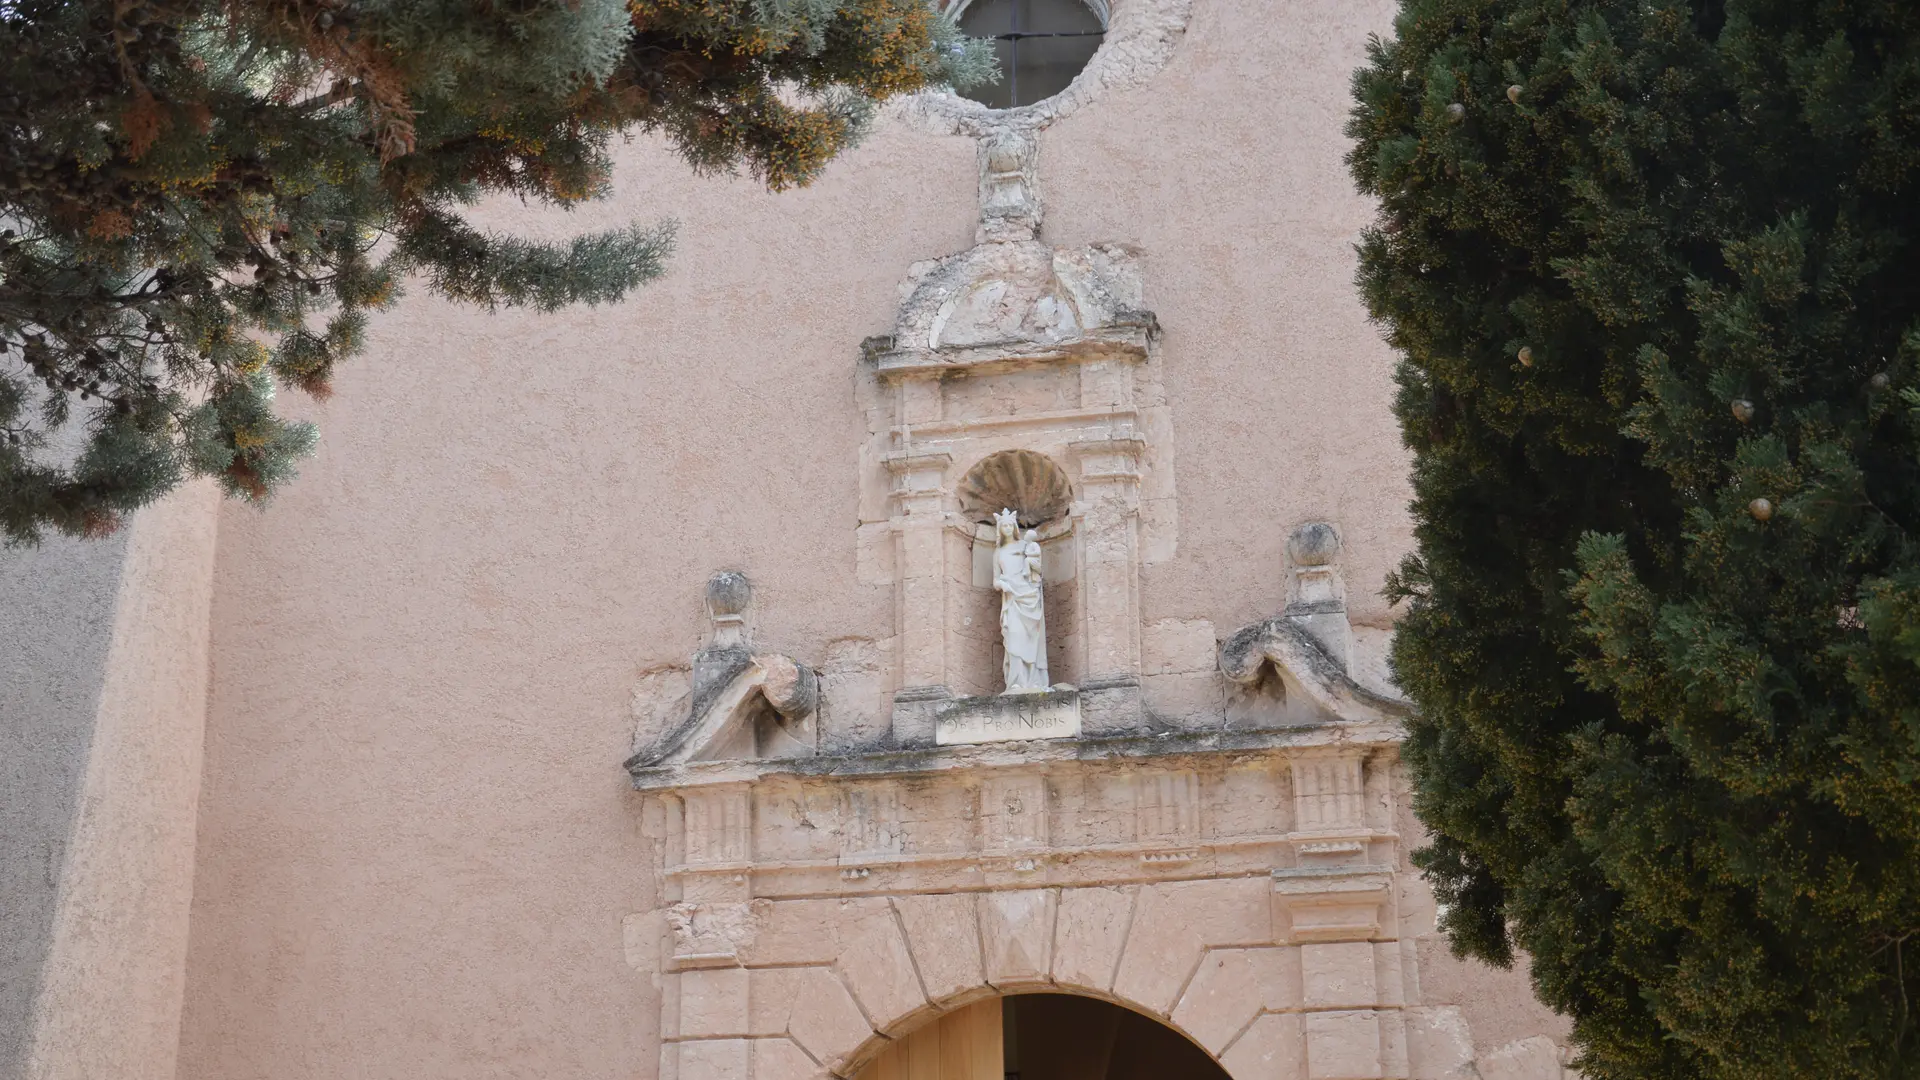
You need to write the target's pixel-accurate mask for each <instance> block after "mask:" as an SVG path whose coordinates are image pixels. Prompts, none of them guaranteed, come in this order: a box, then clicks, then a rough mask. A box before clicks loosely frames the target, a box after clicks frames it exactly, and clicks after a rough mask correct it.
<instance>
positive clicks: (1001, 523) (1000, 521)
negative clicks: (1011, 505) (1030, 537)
mask: <svg viewBox="0 0 1920 1080" xmlns="http://www.w3.org/2000/svg"><path fill="white" fill-rule="evenodd" d="M1009 525H1011V526H1013V528H1014V531H1016V532H1018V531H1019V529H1020V515H1019V514H1018V513H1016V512H1014V511H1012V510H1002V511H1000V512H999V513H997V514H995V515H993V528H994V531H996V532H998V531H999V530H1001V529H1003V528H1006V527H1007V526H1009Z"/></svg>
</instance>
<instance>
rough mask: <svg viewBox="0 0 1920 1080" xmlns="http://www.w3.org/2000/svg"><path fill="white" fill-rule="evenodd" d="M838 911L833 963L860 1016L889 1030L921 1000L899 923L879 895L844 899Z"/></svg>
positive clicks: (922, 1001)
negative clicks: (845, 902) (835, 955)
mask: <svg viewBox="0 0 1920 1080" xmlns="http://www.w3.org/2000/svg"><path fill="white" fill-rule="evenodd" d="M840 914H841V920H840V925H839V928H838V929H839V933H838V935H837V936H838V939H839V952H840V955H839V957H838V959H837V960H836V961H835V966H837V967H838V968H839V969H840V974H841V975H843V976H845V977H846V980H847V986H848V987H850V988H851V989H852V990H853V995H854V997H855V998H856V999H857V1000H858V1001H859V1002H860V1005H861V1007H862V1009H863V1011H864V1012H865V1013H866V1015H867V1016H868V1017H869V1018H870V1019H871V1020H872V1021H873V1023H874V1024H875V1025H876V1026H878V1027H879V1028H880V1029H881V1030H882V1031H889V1030H890V1029H891V1028H893V1026H894V1025H895V1024H897V1023H898V1022H900V1021H901V1020H903V1019H905V1018H906V1017H908V1016H910V1015H911V1014H913V1013H914V1012H916V1011H917V1010H919V1009H920V1008H922V1007H923V1006H925V1005H926V1003H927V998H926V995H925V994H923V993H921V990H920V977H919V976H918V975H917V974H915V973H914V970H913V957H912V956H911V955H910V954H909V953H908V952H907V942H906V940H905V938H903V937H902V936H901V933H900V922H899V920H898V919H896V918H895V917H894V914H893V907H892V905H890V904H889V903H888V902H887V901H886V899H884V898H882V897H872V898H865V899H861V900H852V901H848V902H847V904H846V906H845V907H844V908H843V909H842V911H841V913H840Z"/></svg>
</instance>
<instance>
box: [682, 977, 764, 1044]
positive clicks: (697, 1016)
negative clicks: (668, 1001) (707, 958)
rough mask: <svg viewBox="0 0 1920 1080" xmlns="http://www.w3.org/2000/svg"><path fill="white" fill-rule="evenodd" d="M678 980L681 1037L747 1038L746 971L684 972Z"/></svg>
mask: <svg viewBox="0 0 1920 1080" xmlns="http://www.w3.org/2000/svg"><path fill="white" fill-rule="evenodd" d="M679 980H680V1031H679V1034H680V1037H681V1038H686V1039H700V1038H712V1037H714V1036H720V1035H735V1036H739V1035H745V1034H747V969H746V968H737V967H736V968H710V969H706V970H700V971H685V972H681V973H680V975H679Z"/></svg>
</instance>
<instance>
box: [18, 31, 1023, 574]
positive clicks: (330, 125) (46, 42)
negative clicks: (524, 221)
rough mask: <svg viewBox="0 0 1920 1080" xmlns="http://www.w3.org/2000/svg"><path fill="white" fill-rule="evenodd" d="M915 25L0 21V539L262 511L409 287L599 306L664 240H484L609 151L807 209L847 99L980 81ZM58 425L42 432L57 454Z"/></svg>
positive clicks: (598, 186) (836, 139) (835, 146)
mask: <svg viewBox="0 0 1920 1080" xmlns="http://www.w3.org/2000/svg"><path fill="white" fill-rule="evenodd" d="M991 69H992V60H991V54H990V52H989V51H988V50H987V49H986V47H985V45H984V43H978V42H969V41H967V40H966V39H964V38H963V37H961V36H960V34H959V33H958V31H957V30H956V29H955V27H954V26H953V24H952V23H951V22H950V21H949V20H947V19H945V18H943V17H941V16H939V15H938V14H936V12H935V11H934V9H933V8H932V7H931V6H930V5H928V4H927V3H926V2H925V0H625V2H623V0H514V2H500V0H13V2H9V3H6V4H3V5H0V133H3V137H0V533H3V534H4V535H5V537H6V538H7V540H8V541H9V542H15V543H18V542H32V541H34V540H36V539H37V538H38V537H39V536H40V535H41V534H42V533H43V531H44V530H46V529H48V528H52V529H57V530H61V531H64V532H68V533H74V534H80V535H98V534H101V533H104V532H108V531H111V530H112V529H113V528H114V527H115V526H116V525H117V523H118V522H119V521H120V519H121V518H122V516H123V515H124V514H125V513H126V512H127V511H129V510H131V509H133V508H135V507H138V506H140V505H143V504H145V503H147V502H149V501H151V500H152V499H154V498H157V497H158V496H159V495H161V494H163V493H164V492H166V491H167V490H169V489H170V488H172V487H173V486H174V485H176V484H178V483H179V482H180V481H181V480H182V479H183V478H185V477H188V476H193V475H208V476H216V477H219V478H220V479H221V481H222V482H223V483H224V484H225V486H226V488H227V490H228V491H229V492H230V493H232V494H235V495H238V496H242V497H245V498H249V499H254V500H262V499H265V498H267V497H268V495H270V494H271V492H272V491H273V490H274V488H275V487H276V486H278V485H279V484H281V483H283V482H284V481H285V480H286V478H287V477H288V476H289V475H290V474H291V472H292V469H293V465H294V462H295V461H296V459H297V458H298V457H299V456H300V454H301V453H302V452H304V451H305V449H306V448H307V447H308V446H309V445H310V444H311V442H312V440H313V438H314V433H313V432H312V431H311V430H310V429H309V428H308V427H306V426H305V425H301V424H295V423H289V422H287V421H285V420H283V419H282V418H281V417H280V416H279V415H277V414H276V412H275V409H274V405H273V392H274V389H275V387H276V386H280V387H291V388H296V389H299V390H303V391H306V392H307V393H310V394H316V395H322V394H325V393H326V392H327V388H328V384H329V380H330V378H331V376H332V373H333V370H334V367H335V365H337V364H338V363H339V362H341V361H342V360H344V359H346V358H347V357H349V356H351V355H353V354H354V353H355V352H356V351H358V350H359V348H360V345H361V340H362V337H363V336H364V334H365V332H366V326H367V313H368V312H369V311H372V310H376V309H379V308H382V307H385V306H387V305H389V304H391V303H392V302H393V301H394V299H395V298H396V297H397V296H398V295H399V290H400V284H401V282H402V280H403V279H404V278H406V276H408V275H410V274H412V275H419V276H421V277H423V278H424V279H425V280H426V282H427V284H428V285H429V287H430V288H432V289H433V290H434V291H435V292H437V293H440V294H442V295H445V296H448V297H452V298H454V299H457V300H464V301H469V302H472V303H475V304H479V305H483V306H489V307H491V306H496V305H519V306H530V307H534V308H538V309H541V310H553V309H555V308H559V307H562V306H564V305H568V304H576V303H588V304H593V303H604V302H609V301H613V300H616V299H618V298H620V297H621V296H623V295H624V294H626V292H627V291H628V290H630V289H632V288H633V287H635V286H636V285H638V284H640V283H642V282H644V281H646V280H647V279H649V278H651V277H653V276H655V275H657V274H658V273H659V272H660V268H661V265H662V259H663V258H664V257H665V255H666V254H667V251H668V248H669V243H670V231H669V230H668V229H667V228H664V227H658V226H655V227H640V226H634V227H629V228H624V229H617V230H613V231H611V232H607V233H603V234H597V235H591V236H584V237H581V238H579V239H576V240H574V241H572V242H568V243H561V244H537V243H530V242H527V241H523V240H519V239H516V238H513V237H511V236H502V235H495V234H492V233H487V232H483V231H481V230H478V229H476V228H474V227H473V226H471V225H469V224H467V223H466V222H465V221H463V220H462V219H461V217H460V215H459V213H458V210H459V207H460V206H461V205H462V204H464V203H468V202H471V201H473V200H474V199H475V198H477V197H479V196H481V195H483V194H486V193H489V192H495V193H507V194H512V195H517V196H520V197H522V198H525V199H529V200H533V201H538V202H544V203H547V204H551V205H558V206H563V207H564V206H571V205H575V204H577V203H579V202H580V201H581V200H584V199H590V198H593V197H596V196H598V195H601V194H603V193H604V192H605V191H606V189H607V180H608V171H609V160H608V155H607V147H608V144H609V141H610V139H611V138H612V137H613V136H614V135H616V134H618V133H620V132H623V131H629V130H636V129H639V130H656V131H660V132H664V133H665V134H666V135H667V136H669V137H670V138H671V140H672V141H673V142H674V143H675V145H676V146H677V147H678V149H679V150H680V152H681V153H682V154H683V155H684V156H685V157H686V158H687V159H688V160H689V161H691V162H692V163H693V164H694V166H695V167H696V168H698V169H700V170H702V171H705V172H725V171H731V170H742V171H746V172H748V173H750V174H751V175H753V176H754V177H756V178H757V179H759V180H761V181H762V182H764V183H765V184H766V185H768V186H769V187H771V188H773V189H775V190H779V189H783V188H787V187H791V186H793V185H796V184H804V183H806V182H807V181H808V180H809V179H810V178H812V177H813V176H814V175H816V174H817V173H818V172H819V170H820V168H821V167H822V166H823V165H824V164H825V162H826V161H827V160H828V159H829V158H831V157H832V156H833V155H834V154H835V153H836V152H837V151H839V150H840V149H841V148H843V147H845V146H846V145H848V144H849V143H850V142H851V141H852V140H853V139H854V138H856V137H857V136H858V135H859V133H860V130H861V124H862V122H863V120H864V119H865V117H866V116H867V115H868V114H869V112H870V111H871V109H872V107H873V105H874V103H876V102H877V101H879V100H881V99H883V98H885V97H888V96H890V95H893V94H899V93H903V92H908V91H913V90H918V89H921V88H923V87H928V86H932V85H937V84H941V83H952V84H955V85H964V84H965V83H967V82H969V81H971V80H974V79H978V78H981V77H991ZM63 428H68V429H69V430H67V431H66V432H64V433H63V432H62V429H63Z"/></svg>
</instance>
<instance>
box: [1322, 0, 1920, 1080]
mask: <svg viewBox="0 0 1920 1080" xmlns="http://www.w3.org/2000/svg"><path fill="white" fill-rule="evenodd" d="M1354 91H1355V98H1356V101H1357V105H1356V108H1355V110H1354V112H1353V115H1352V120H1351V122H1350V126H1349V134H1350V135H1351V136H1353V137H1354V139H1355V140H1356V143H1355V147H1354V149H1353V150H1352V152H1351V154H1350V156H1349V159H1348V160H1349V164H1350V166H1351V167H1352V170H1353V173H1354V175H1355V177H1356V178H1357V180H1358V182H1359V185H1360V187H1361V188H1362V189H1363V190H1364V191H1365V192H1367V193H1369V194H1371V195H1372V196H1374V197H1375V198H1377V199H1378V200H1379V205H1380V213H1379V218H1378V220H1377V222H1376V224H1375V226H1374V227H1373V228H1370V229H1369V230H1367V232H1366V233H1365V234H1364V237H1363V240H1362V242H1361V247H1360V255H1361V267H1360V272H1359V283H1360V286H1361V289H1362V291H1363V294H1364V297H1365V300H1366V303H1367V305H1368V307H1369V310H1370V311H1371V313H1372V314H1373V316H1374V318H1375V319H1376V320H1377V321H1378V322H1379V323H1380V324H1381V325H1382V326H1383V327H1384V328H1385V330H1386V332H1387V334H1388V337H1389V339H1390V341H1391V343H1392V344H1393V346H1394V347H1395V348H1396V349H1397V351H1398V352H1399V353H1400V354H1401V357H1402V360H1401V364H1400V366H1399V370H1398V379H1399V386H1400V390H1399V394H1398V398H1397V402H1396V412H1397V414H1398V417H1399V419H1400V422H1401V425H1402V430H1403V434H1404V438H1405V441H1406V444H1407V445H1408V447H1409V448H1410V449H1411V451H1412V454H1413V462H1414V471H1413V487H1414V503H1413V507H1412V512H1413V517H1414V523H1415V531H1416V550H1415V553H1414V554H1413V555H1412V556H1411V557H1409V558H1408V559H1407V561H1406V562H1405V564H1404V565H1403V566H1402V568H1401V569H1400V571H1399V572H1398V573H1397V574H1396V575H1395V576H1394V577H1393V579H1392V580H1391V582H1390V585H1389V591H1390V594H1391V595H1393V596H1395V597H1398V598H1400V599H1404V600H1406V601H1408V609H1407V615H1406V618H1405V619H1404V621H1403V622H1402V623H1401V624H1400V630H1399V633H1398V636H1397V638H1396V642H1395V645H1394V653H1393V661H1394V668H1395V671H1396V673H1397V675H1398V678H1399V680H1400V683H1401V685H1402V686H1403V687H1405V689H1406V691H1407V692H1408V693H1409V694H1410V695H1411V696H1412V698H1413V699H1414V701H1415V702H1416V704H1417V705H1418V711H1419V718H1418V719H1417V720H1416V721H1414V722H1413V723H1412V725H1411V730H1410V733H1409V741H1408V743H1407V747H1406V752H1407V758H1408V761H1409V762H1410V765H1411V768H1412V771H1413V775H1414V779H1415V787H1416V794H1415V803H1416V810H1417V811H1418V813H1419V814H1420V816H1421V817H1422V819H1423V820H1424V821H1425V822H1426V824H1427V825H1428V827H1429V829H1430V830H1431V834H1432V840H1431V845H1430V846H1428V847H1427V848H1425V849H1424V850H1423V851H1422V852H1421V853H1420V854H1419V856H1418V861H1419V864H1420V865H1421V867H1422V868H1423V869H1424V870H1425V872H1426V873H1427V875H1428V877H1429V879H1430V880H1431V881H1432V882H1433V883H1434V884H1435V886H1436V891H1437V893H1438V895H1439V897H1440V899H1441V900H1442V903H1443V910H1444V915H1443V918H1442V925H1443V928H1444V930H1445V931H1446V933H1447V934H1448V935H1449V937H1450V939H1451V941H1452V943H1453V945H1454V947H1455V949H1456V950H1457V951H1459V952H1462V953H1465V954H1469V955H1473V956H1477V957H1480V958H1483V959H1485V960H1488V961H1492V962H1494V963H1499V964H1505V963H1508V962H1510V961H1511V960H1512V958H1513V957H1514V956H1515V954H1516V951H1517V950H1524V951H1525V953H1526V954H1527V955H1528V957H1529V958H1530V961H1529V962H1530V965H1531V973H1532V976H1533V980H1534V985H1535V987H1536V989H1537V991H1538V993H1539V994H1540V996H1541V998H1542V999H1543V1000H1544V1001H1545V1002H1546V1003H1548V1004H1549V1005H1551V1006H1553V1007H1554V1008H1556V1009H1559V1010H1561V1011H1563V1012H1565V1013H1567V1014H1568V1015H1570V1016H1571V1017H1572V1019H1573V1022H1574V1034H1575V1039H1576V1041H1577V1043H1578V1044H1579V1047H1580V1050H1581V1053H1582V1058H1581V1067H1582V1068H1583V1069H1584V1070H1585V1073H1586V1075H1587V1076H1588V1077H1589V1078H1592V1080H1627V1078H1656V1077H1658V1078H1668V1077H1671V1078H1676V1080H1677V1078H1681V1077H1687V1078H1693V1077H1726V1078H1735V1077H1738V1078H1760V1077H1770V1078H1777V1077H1810V1078H1813V1077H1817V1078H1822V1080H1830V1078H1841V1077H1916V1076H1920V1038H1916V1031H1915V1029H1916V1027H1917V1026H1920V1018H1916V1016H1915V1015H1914V1007H1915V1005H1917V1004H1920V936H1917V935H1920V547H1917V546H1916V541H1920V372H1917V371H1916V361H1917V360H1920V250H1917V249H1916V242H1917V241H1920V6H1917V5H1914V4H1913V3H1911V0H1700V2H1698V3H1694V4H1687V3H1683V2H1679V0H1612V2H1603V0H1402V4H1401V7H1400V13H1399V16H1398V21H1397V23H1396V25H1395V32H1394V36H1393V38H1392V39H1391V40H1383V41H1376V42H1374V43H1373V45H1372V48H1371V54H1370V60H1369V63H1368V65H1367V66H1366V67H1365V68H1364V69H1362V70H1361V71H1359V72H1358V73H1357V74H1356V76H1355V81H1354Z"/></svg>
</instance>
